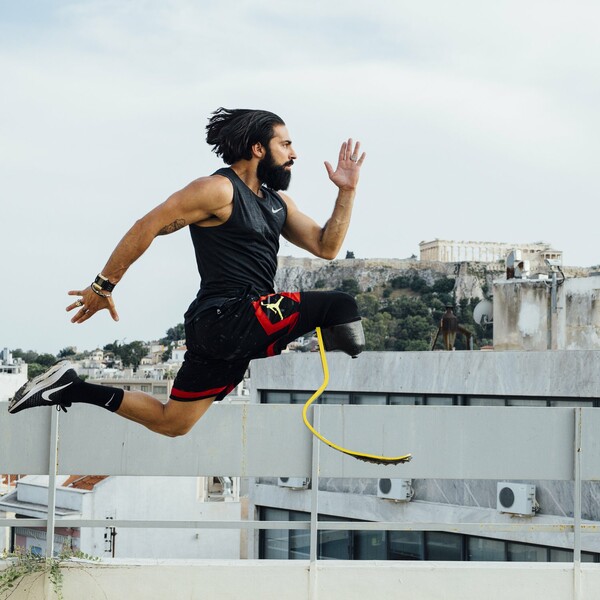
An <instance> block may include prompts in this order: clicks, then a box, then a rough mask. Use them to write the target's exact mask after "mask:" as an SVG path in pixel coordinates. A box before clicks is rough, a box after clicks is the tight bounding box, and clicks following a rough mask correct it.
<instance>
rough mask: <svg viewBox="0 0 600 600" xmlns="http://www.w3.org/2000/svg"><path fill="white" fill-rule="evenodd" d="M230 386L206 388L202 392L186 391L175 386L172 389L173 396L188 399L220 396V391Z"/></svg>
mask: <svg viewBox="0 0 600 600" xmlns="http://www.w3.org/2000/svg"><path fill="white" fill-rule="evenodd" d="M227 387H228V386H226V385H224V386H222V387H218V388H213V389H212V390H204V391H202V392H186V391H184V390H178V389H177V388H173V389H172V390H171V397H172V398H175V399H177V398H182V399H186V400H201V399H202V398H210V397H211V396H218V395H219V393H220V392H222V391H223V390H224V389H225V388H227Z"/></svg>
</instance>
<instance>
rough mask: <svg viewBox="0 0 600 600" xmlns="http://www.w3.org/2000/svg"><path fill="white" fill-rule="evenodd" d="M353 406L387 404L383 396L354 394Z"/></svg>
mask: <svg viewBox="0 0 600 600" xmlns="http://www.w3.org/2000/svg"><path fill="white" fill-rule="evenodd" d="M352 398H353V400H354V404H366V405H378V406H379V405H381V406H385V405H386V404H387V398H386V396H385V394H354V396H353V397H352Z"/></svg>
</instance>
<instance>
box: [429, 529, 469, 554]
mask: <svg viewBox="0 0 600 600" xmlns="http://www.w3.org/2000/svg"><path fill="white" fill-rule="evenodd" d="M462 542H463V536H462V535H458V534H456V533H446V532H444V531H427V532H426V533H425V547H426V549H427V560H462V559H463V552H462Z"/></svg>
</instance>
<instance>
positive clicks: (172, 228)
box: [156, 219, 185, 235]
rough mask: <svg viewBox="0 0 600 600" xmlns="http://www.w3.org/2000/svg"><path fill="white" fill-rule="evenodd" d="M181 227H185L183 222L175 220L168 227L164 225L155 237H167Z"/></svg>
mask: <svg viewBox="0 0 600 600" xmlns="http://www.w3.org/2000/svg"><path fill="white" fill-rule="evenodd" d="M182 227H185V220H184V219H175V221H173V222H172V223H170V224H169V225H165V226H164V227H163V228H162V229H161V230H160V231H159V232H158V233H157V234H156V235H167V234H169V233H174V232H175V231H178V230H179V229H181V228H182Z"/></svg>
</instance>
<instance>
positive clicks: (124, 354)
mask: <svg viewBox="0 0 600 600" xmlns="http://www.w3.org/2000/svg"><path fill="white" fill-rule="evenodd" d="M146 354H148V349H147V348H146V344H144V342H141V341H139V340H137V341H135V342H131V343H129V344H124V345H123V346H121V347H120V356H121V360H122V361H123V365H124V366H126V367H133V368H134V370H135V369H137V368H138V367H139V366H140V363H141V362H142V358H144V356H146Z"/></svg>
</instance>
